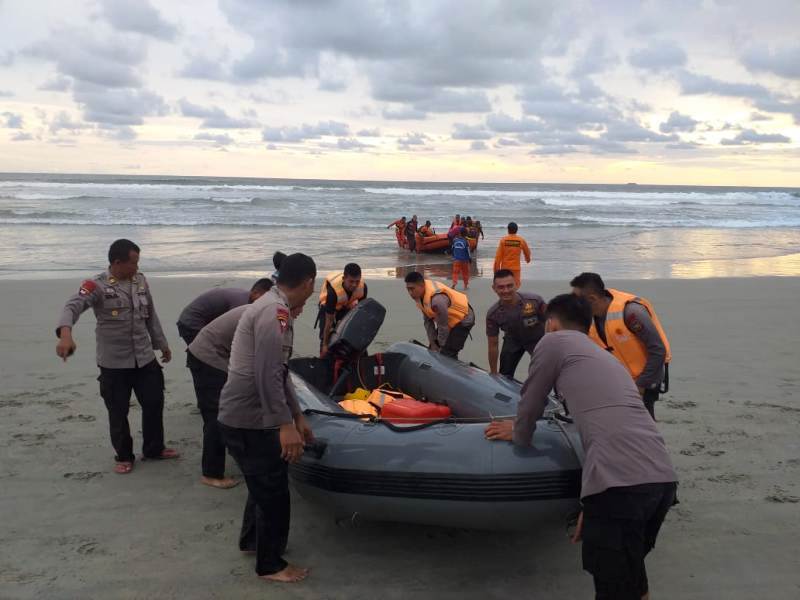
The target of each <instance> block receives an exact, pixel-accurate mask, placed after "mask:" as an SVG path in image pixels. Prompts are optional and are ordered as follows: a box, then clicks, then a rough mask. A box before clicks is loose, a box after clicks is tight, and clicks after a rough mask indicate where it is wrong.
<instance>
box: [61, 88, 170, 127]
mask: <svg viewBox="0 0 800 600" xmlns="http://www.w3.org/2000/svg"><path fill="white" fill-rule="evenodd" d="M74 97H75V101H76V102H78V104H80V105H81V106H82V107H83V118H84V119H85V120H87V121H91V122H95V123H99V124H108V125H114V126H129V125H141V124H142V123H144V117H147V116H163V115H165V114H167V113H168V112H169V107H168V106H167V104H166V102H164V99H163V98H162V97H161V96H159V95H158V94H155V93H153V92H150V91H148V90H141V89H135V88H103V87H101V86H96V85H91V84H86V83H81V84H78V85H76V86H75V90H74Z"/></svg>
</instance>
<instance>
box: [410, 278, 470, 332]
mask: <svg viewBox="0 0 800 600" xmlns="http://www.w3.org/2000/svg"><path fill="white" fill-rule="evenodd" d="M436 294H444V295H445V296H447V297H448V298H449V299H450V306H449V307H448V309H447V326H448V327H450V328H451V329H452V328H453V327H455V326H456V325H458V324H459V323H461V321H463V320H464V317H466V316H467V315H468V314H469V299H468V298H467V295H466V294H462V293H461V292H457V291H455V290H454V289H452V288H449V287H447V286H446V285H444V284H442V283H439V282H438V281H431V280H430V279H426V280H425V295H424V296H423V297H422V300H421V301H420V300H417V308H419V309H420V310H421V311H422V314H423V315H425V316H426V317H428V318H429V319H435V318H436V312H435V311H434V310H433V307H432V306H431V300H433V297H434V296H435V295H436Z"/></svg>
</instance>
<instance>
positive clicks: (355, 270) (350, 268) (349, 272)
mask: <svg viewBox="0 0 800 600" xmlns="http://www.w3.org/2000/svg"><path fill="white" fill-rule="evenodd" d="M344 276H345V277H361V267H359V266H358V265H357V264H356V263H347V264H346V265H345V266H344Z"/></svg>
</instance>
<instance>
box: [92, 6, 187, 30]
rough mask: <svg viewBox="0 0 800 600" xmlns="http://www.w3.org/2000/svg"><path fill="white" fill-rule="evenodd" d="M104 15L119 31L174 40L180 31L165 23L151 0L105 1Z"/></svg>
mask: <svg viewBox="0 0 800 600" xmlns="http://www.w3.org/2000/svg"><path fill="white" fill-rule="evenodd" d="M102 7H103V15H104V16H105V18H106V19H107V20H108V22H109V23H111V25H112V26H113V27H114V28H115V29H118V30H119V31H132V32H135V33H141V34H142V35H149V36H152V37H155V38H158V39H162V40H173V39H175V36H176V35H177V33H178V31H177V29H176V28H175V26H174V25H172V24H171V23H168V22H167V21H165V20H164V19H163V18H162V17H161V15H160V14H159V12H158V11H157V10H156V9H155V7H154V6H153V5H152V4H150V1H149V0H135V1H133V2H131V1H130V0H103V2H102Z"/></svg>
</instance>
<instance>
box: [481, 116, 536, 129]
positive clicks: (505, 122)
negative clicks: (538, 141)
mask: <svg viewBox="0 0 800 600" xmlns="http://www.w3.org/2000/svg"><path fill="white" fill-rule="evenodd" d="M486 126H487V127H488V128H489V129H491V130H492V131H496V132H497V133H521V132H525V131H542V130H543V128H544V127H543V125H542V123H541V121H538V120H534V119H528V118H525V117H523V118H521V119H515V118H514V117H511V116H509V115H507V114H505V113H495V114H491V115H488V116H487V117H486Z"/></svg>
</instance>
